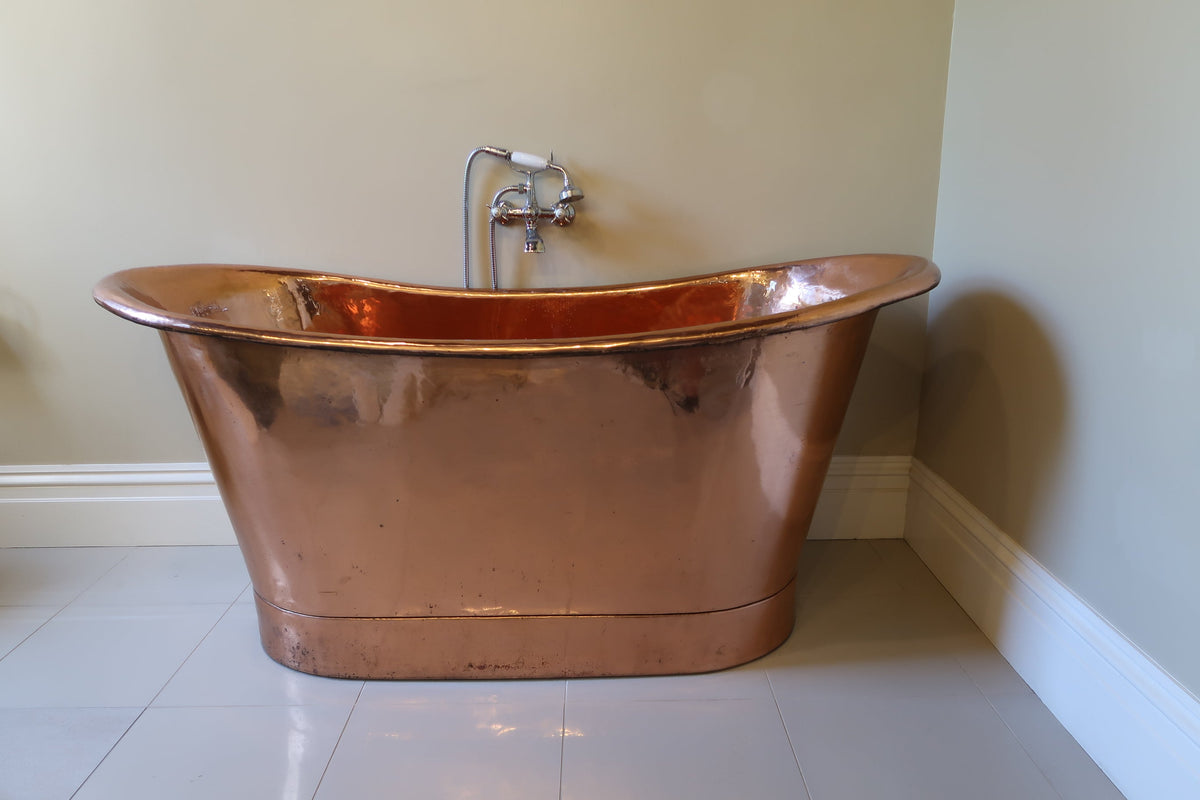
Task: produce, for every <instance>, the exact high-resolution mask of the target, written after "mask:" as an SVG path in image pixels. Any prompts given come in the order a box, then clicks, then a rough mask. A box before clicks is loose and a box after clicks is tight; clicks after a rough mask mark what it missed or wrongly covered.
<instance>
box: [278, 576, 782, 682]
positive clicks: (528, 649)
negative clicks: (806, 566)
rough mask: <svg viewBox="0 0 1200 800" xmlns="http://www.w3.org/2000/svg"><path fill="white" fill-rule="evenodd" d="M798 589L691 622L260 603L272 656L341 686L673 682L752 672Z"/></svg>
mask: <svg viewBox="0 0 1200 800" xmlns="http://www.w3.org/2000/svg"><path fill="white" fill-rule="evenodd" d="M795 585H796V584H795V581H792V582H790V583H788V585H787V586H785V587H784V588H783V589H781V590H780V591H778V592H776V593H775V594H773V595H771V596H770V597H767V598H765V599H763V600H760V601H759V602H757V603H751V604H749V605H745V606H740V607H738V608H730V609H724V610H721V611H707V612H700V613H688V614H644V615H643V614H623V615H615V616H601V615H574V614H573V615H548V616H508V617H390V618H389V617H384V618H362V617H311V616H307V615H304V614H297V613H295V612H291V611H285V610H284V609H281V608H277V607H276V606H273V605H271V604H270V603H268V602H266V601H265V600H263V599H262V598H261V597H259V596H258V595H255V603H256V604H257V607H258V626H259V632H260V634H261V635H262V643H263V649H264V650H266V652H267V654H268V655H269V656H270V657H271V658H273V659H275V660H276V661H278V662H279V663H280V664H283V665H284V666H286V667H291V668H292V669H295V670H299V671H300V672H307V673H310V674H312V675H323V676H327V677H336V678H359V679H362V678H368V679H391V680H403V679H487V680H496V679H500V678H583V677H601V676H617V675H668V674H684V673H695V672H712V671H713V670H719V669H725V668H727V667H732V666H736V665H738V664H744V663H746V662H747V661H752V660H754V659H756V658H758V657H760V656H763V655H766V654H767V653H769V652H771V651H772V650H774V649H775V648H776V647H778V646H779V645H781V644H782V643H783V642H784V641H785V640H786V639H787V637H788V635H789V634H790V633H791V631H792V624H793V622H794V619H795V606H794V598H795Z"/></svg>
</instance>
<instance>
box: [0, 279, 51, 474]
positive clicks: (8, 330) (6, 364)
mask: <svg viewBox="0 0 1200 800" xmlns="http://www.w3.org/2000/svg"><path fill="white" fill-rule="evenodd" d="M31 309H32V305H31V304H29V303H25V302H23V301H22V300H21V298H20V297H18V296H17V295H16V293H15V292H12V291H11V290H9V289H7V288H5V287H0V409H5V410H6V415H7V417H8V418H7V422H8V423H9V424H16V421H17V417H19V416H20V415H21V414H48V413H49V412H47V411H46V408H47V406H46V398H45V396H44V395H43V393H42V391H41V390H40V389H39V388H38V386H37V382H36V380H35V377H34V369H35V367H34V365H35V364H40V365H41V366H42V367H45V366H46V364H47V363H49V361H50V359H51V356H50V354H49V352H48V351H47V348H46V347H45V345H43V344H42V343H41V342H40V341H38V339H37V334H36V330H37V324H36V320H35V319H34V318H33V312H32V310H31ZM0 441H4V442H10V441H11V440H10V439H9V438H8V436H7V435H5V436H3V437H0ZM3 459H4V456H3V454H0V463H3Z"/></svg>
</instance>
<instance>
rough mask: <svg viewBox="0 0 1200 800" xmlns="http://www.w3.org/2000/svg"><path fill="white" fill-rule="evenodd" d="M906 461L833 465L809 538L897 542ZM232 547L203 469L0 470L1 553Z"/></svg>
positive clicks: (838, 461)
mask: <svg viewBox="0 0 1200 800" xmlns="http://www.w3.org/2000/svg"><path fill="white" fill-rule="evenodd" d="M910 461H911V459H909V458H908V457H907V456H900V457H890V456H883V457H876V456H866V457H862V456H838V457H836V458H834V459H833V463H832V465H831V466H830V468H829V474H828V477H827V478H826V480H825V486H824V489H823V491H822V493H821V500H820V502H819V503H818V505H817V510H816V515H815V517H814V519H813V524H812V528H811V533H810V538H813V539H865V538H895V539H898V538H900V537H901V536H903V534H904V504H905V501H906V498H907V494H908V469H909V463H910ZM234 542H235V539H234V535H233V528H232V527H231V526H230V524H229V519H228V517H226V515H225V509H224V507H223V506H222V505H221V498H220V496H219V495H218V494H217V487H216V484H215V483H214V481H213V477H212V473H211V472H210V471H209V468H208V465H207V464H203V463H199V464H72V465H69V466H54V465H52V466H32V467H31V466H16V467H4V466H0V547H80V546H83V547H87V546H105V545H107V546H130V545H180V544H233V543H234Z"/></svg>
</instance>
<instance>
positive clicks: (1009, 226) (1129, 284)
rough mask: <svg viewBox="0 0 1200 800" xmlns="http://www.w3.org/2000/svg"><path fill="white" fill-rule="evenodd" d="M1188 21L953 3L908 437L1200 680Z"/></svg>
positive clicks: (1196, 211) (1097, 601)
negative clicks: (931, 265) (915, 401)
mask: <svg viewBox="0 0 1200 800" xmlns="http://www.w3.org/2000/svg"><path fill="white" fill-rule="evenodd" d="M1198 31H1200V4H1197V3H1195V2H1193V1H1192V0H1139V2H1133V1H1132V0H1128V1H1127V2H1116V1H1109V2H1103V3H1096V2H1092V1H1091V0H1054V1H1053V2H1043V1H1042V0H1036V1H1035V0H1010V2H1004V3H996V2H989V1H988V0H958V3H957V7H956V10H955V25H954V38H953V46H952V48H953V49H952V52H953V55H952V59H951V65H950V80H949V89H948V98H947V108H946V127H945V134H944V149H943V160H942V172H941V174H942V178H941V189H940V195H939V202H938V219H937V233H936V240H935V247H934V255H935V258H936V259H937V261H938V262H939V264H940V265H941V267H942V269H943V272H944V276H945V277H944V281H943V284H942V286H941V288H939V289H938V291H937V292H935V293H934V295H933V297H932V299H931V304H930V316H929V337H930V356H929V361H928V367H927V369H928V371H927V375H926V379H925V386H924V392H923V401H922V406H921V424H920V436H919V442H918V446H917V451H916V452H917V456H918V457H919V458H920V459H921V460H922V461H923V462H924V463H925V464H927V465H928V466H929V467H931V468H932V469H933V470H934V471H935V472H937V473H938V474H939V475H941V476H942V477H944V478H945V479H947V480H948V481H949V482H950V483H951V484H953V485H954V486H955V488H957V489H958V490H959V491H960V492H962V493H963V494H964V495H965V496H966V497H967V498H968V499H969V500H970V501H971V502H972V503H974V504H975V505H977V506H978V507H979V508H980V509H981V510H982V511H984V512H985V513H986V514H987V515H988V516H989V517H990V518H991V519H992V520H993V521H994V522H996V523H997V524H998V525H999V526H1000V527H1001V528H1002V529H1003V530H1004V531H1006V532H1007V533H1008V534H1010V535H1011V536H1013V537H1014V538H1015V539H1017V540H1018V541H1019V542H1020V543H1021V544H1022V545H1023V546H1024V547H1025V548H1026V549H1027V550H1028V551H1029V552H1030V553H1032V554H1033V556H1034V557H1035V558H1037V559H1038V560H1039V561H1041V562H1042V563H1043V564H1044V565H1045V566H1046V567H1047V568H1048V569H1049V570H1050V571H1051V572H1053V573H1054V574H1055V575H1056V576H1057V577H1058V578H1059V579H1060V580H1062V581H1063V582H1065V583H1066V584H1067V585H1068V586H1070V587H1071V588H1072V589H1073V590H1074V591H1075V592H1077V593H1078V594H1079V595H1080V596H1081V597H1082V598H1083V599H1084V600H1085V601H1086V602H1088V603H1089V604H1091V605H1092V606H1093V607H1094V608H1095V609H1096V610H1097V611H1098V612H1100V613H1101V614H1102V615H1103V616H1105V617H1106V618H1107V619H1108V620H1109V621H1110V622H1111V623H1112V624H1113V625H1115V626H1116V627H1117V628H1118V629H1119V630H1121V631H1122V632H1124V633H1125V634H1126V635H1127V636H1128V637H1130V638H1131V639H1132V640H1133V641H1134V642H1135V643H1136V644H1137V645H1139V646H1140V647H1142V648H1143V649H1144V650H1145V651H1146V652H1147V653H1148V654H1149V655H1150V656H1151V657H1152V658H1154V659H1156V660H1157V661H1158V662H1159V663H1160V664H1161V665H1162V666H1163V667H1164V668H1165V669H1166V670H1167V671H1168V672H1170V673H1171V674H1173V675H1174V676H1175V677H1176V678H1177V679H1178V680H1179V681H1181V682H1182V683H1183V684H1184V685H1186V686H1187V687H1188V688H1190V690H1191V691H1192V692H1193V693H1198V694H1200V637H1197V635H1196V632H1197V630H1198V629H1200V580H1198V579H1197V572H1198V571H1200V522H1198V515H1197V506H1196V500H1197V494H1198V491H1200V414H1198V413H1197V407H1198V402H1197V397H1198V396H1200V311H1198V300H1197V298H1200V264H1197V255H1196V254H1197V253H1200V188H1198V187H1200V91H1198V87H1200V49H1198V48H1197V46H1196V43H1197V32H1198Z"/></svg>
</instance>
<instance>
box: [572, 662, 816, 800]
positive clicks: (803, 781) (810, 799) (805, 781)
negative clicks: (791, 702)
mask: <svg viewBox="0 0 1200 800" xmlns="http://www.w3.org/2000/svg"><path fill="white" fill-rule="evenodd" d="M763 675H765V676H766V678H767V688H768V689H770V690H771V701H772V702H774V703H775V713H776V714H778V715H779V724H780V725H782V726H783V735H784V737H785V738H786V739H787V742H788V749H789V750H791V751H792V761H794V762H795V763H796V771H797V772H799V773H800V783H801V785H802V786H804V793H805V794H806V795H808V800H815V798H814V797H813V793H812V791H811V790H810V789H809V788H808V778H806V777H804V767H802V766H800V756H799V754H797V753H796V745H795V744H794V743H793V742H792V734H791V731H789V730H788V725H787V720H786V719H784V718H783V709H782V708H780V707H779V695H777V694H775V684H774V683H773V682H772V681H771V673H770V672H769V671H768V670H765V669H764V670H763ZM560 800H561V798H560Z"/></svg>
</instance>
